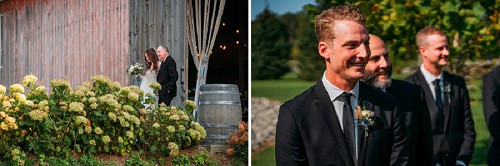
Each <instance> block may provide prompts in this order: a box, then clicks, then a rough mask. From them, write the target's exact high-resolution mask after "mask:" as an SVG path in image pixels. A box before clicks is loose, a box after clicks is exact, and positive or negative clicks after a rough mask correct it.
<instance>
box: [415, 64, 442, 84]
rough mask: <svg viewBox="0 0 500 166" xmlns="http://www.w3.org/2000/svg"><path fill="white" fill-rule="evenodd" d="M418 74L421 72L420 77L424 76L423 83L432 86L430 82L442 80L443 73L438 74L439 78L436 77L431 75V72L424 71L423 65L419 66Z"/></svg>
mask: <svg viewBox="0 0 500 166" xmlns="http://www.w3.org/2000/svg"><path fill="white" fill-rule="evenodd" d="M420 72H422V75H424V78H425V82H427V84H432V81H434V80H435V79H440V80H443V71H441V72H440V73H439V76H437V77H436V76H434V75H432V74H431V72H429V71H427V69H425V67H424V64H421V65H420Z"/></svg>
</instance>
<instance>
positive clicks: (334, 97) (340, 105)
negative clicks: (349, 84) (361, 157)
mask: <svg viewBox="0 0 500 166" xmlns="http://www.w3.org/2000/svg"><path fill="white" fill-rule="evenodd" d="M321 81H322V82H323V86H325V89H326V92H327V93H328V96H329V97H330V101H332V103H333V107H334V108H335V113H337V117H338V118H339V123H340V128H342V131H343V130H344V124H343V123H342V122H343V121H342V120H343V115H344V111H343V110H344V102H342V101H340V98H339V96H340V95H341V94H342V93H344V92H345V91H344V90H342V89H340V88H338V87H336V86H335V85H333V84H332V83H330V81H328V80H327V79H326V76H325V74H324V73H323V78H322V79H321ZM348 93H351V94H352V95H351V107H352V111H353V113H352V115H353V118H354V115H356V114H355V112H354V110H356V106H357V105H358V97H359V81H358V82H357V83H356V86H354V89H352V90H351V91H349V92H348ZM353 122H354V139H355V140H354V142H355V144H356V146H355V150H356V158H358V122H357V121H356V120H355V119H353Z"/></svg>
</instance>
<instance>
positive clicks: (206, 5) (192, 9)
mask: <svg viewBox="0 0 500 166" xmlns="http://www.w3.org/2000/svg"><path fill="white" fill-rule="evenodd" d="M193 1H194V6H193ZM225 3H226V0H213V1H212V0H203V1H201V0H188V1H187V21H188V42H189V50H190V52H191V54H192V55H193V60H194V64H195V65H196V69H198V78H197V80H196V93H195V97H194V102H195V103H196V107H198V97H199V94H200V86H201V85H204V84H205V81H206V76H207V70H208V60H209V58H210V55H211V54H212V48H213V46H214V43H215V39H216V37H217V32H218V31H219V25H220V22H221V18H222V14H223V13H224V5H225ZM194 115H195V116H196V110H195V112H194Z"/></svg>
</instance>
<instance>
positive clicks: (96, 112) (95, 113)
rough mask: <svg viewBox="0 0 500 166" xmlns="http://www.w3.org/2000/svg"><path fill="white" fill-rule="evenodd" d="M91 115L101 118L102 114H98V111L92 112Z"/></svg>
mask: <svg viewBox="0 0 500 166" xmlns="http://www.w3.org/2000/svg"><path fill="white" fill-rule="evenodd" d="M93 113H94V115H96V116H99V117H100V116H102V113H100V112H98V111H94V112H93Z"/></svg>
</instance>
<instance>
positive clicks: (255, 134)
mask: <svg viewBox="0 0 500 166" xmlns="http://www.w3.org/2000/svg"><path fill="white" fill-rule="evenodd" d="M280 105H281V102H278V101H273V100H269V99H267V98H256V97H252V131H251V132H252V151H255V150H257V149H260V148H263V147H265V146H267V145H269V144H270V143H274V139H275V136H276V123H277V122H278V111H279V108H280Z"/></svg>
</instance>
